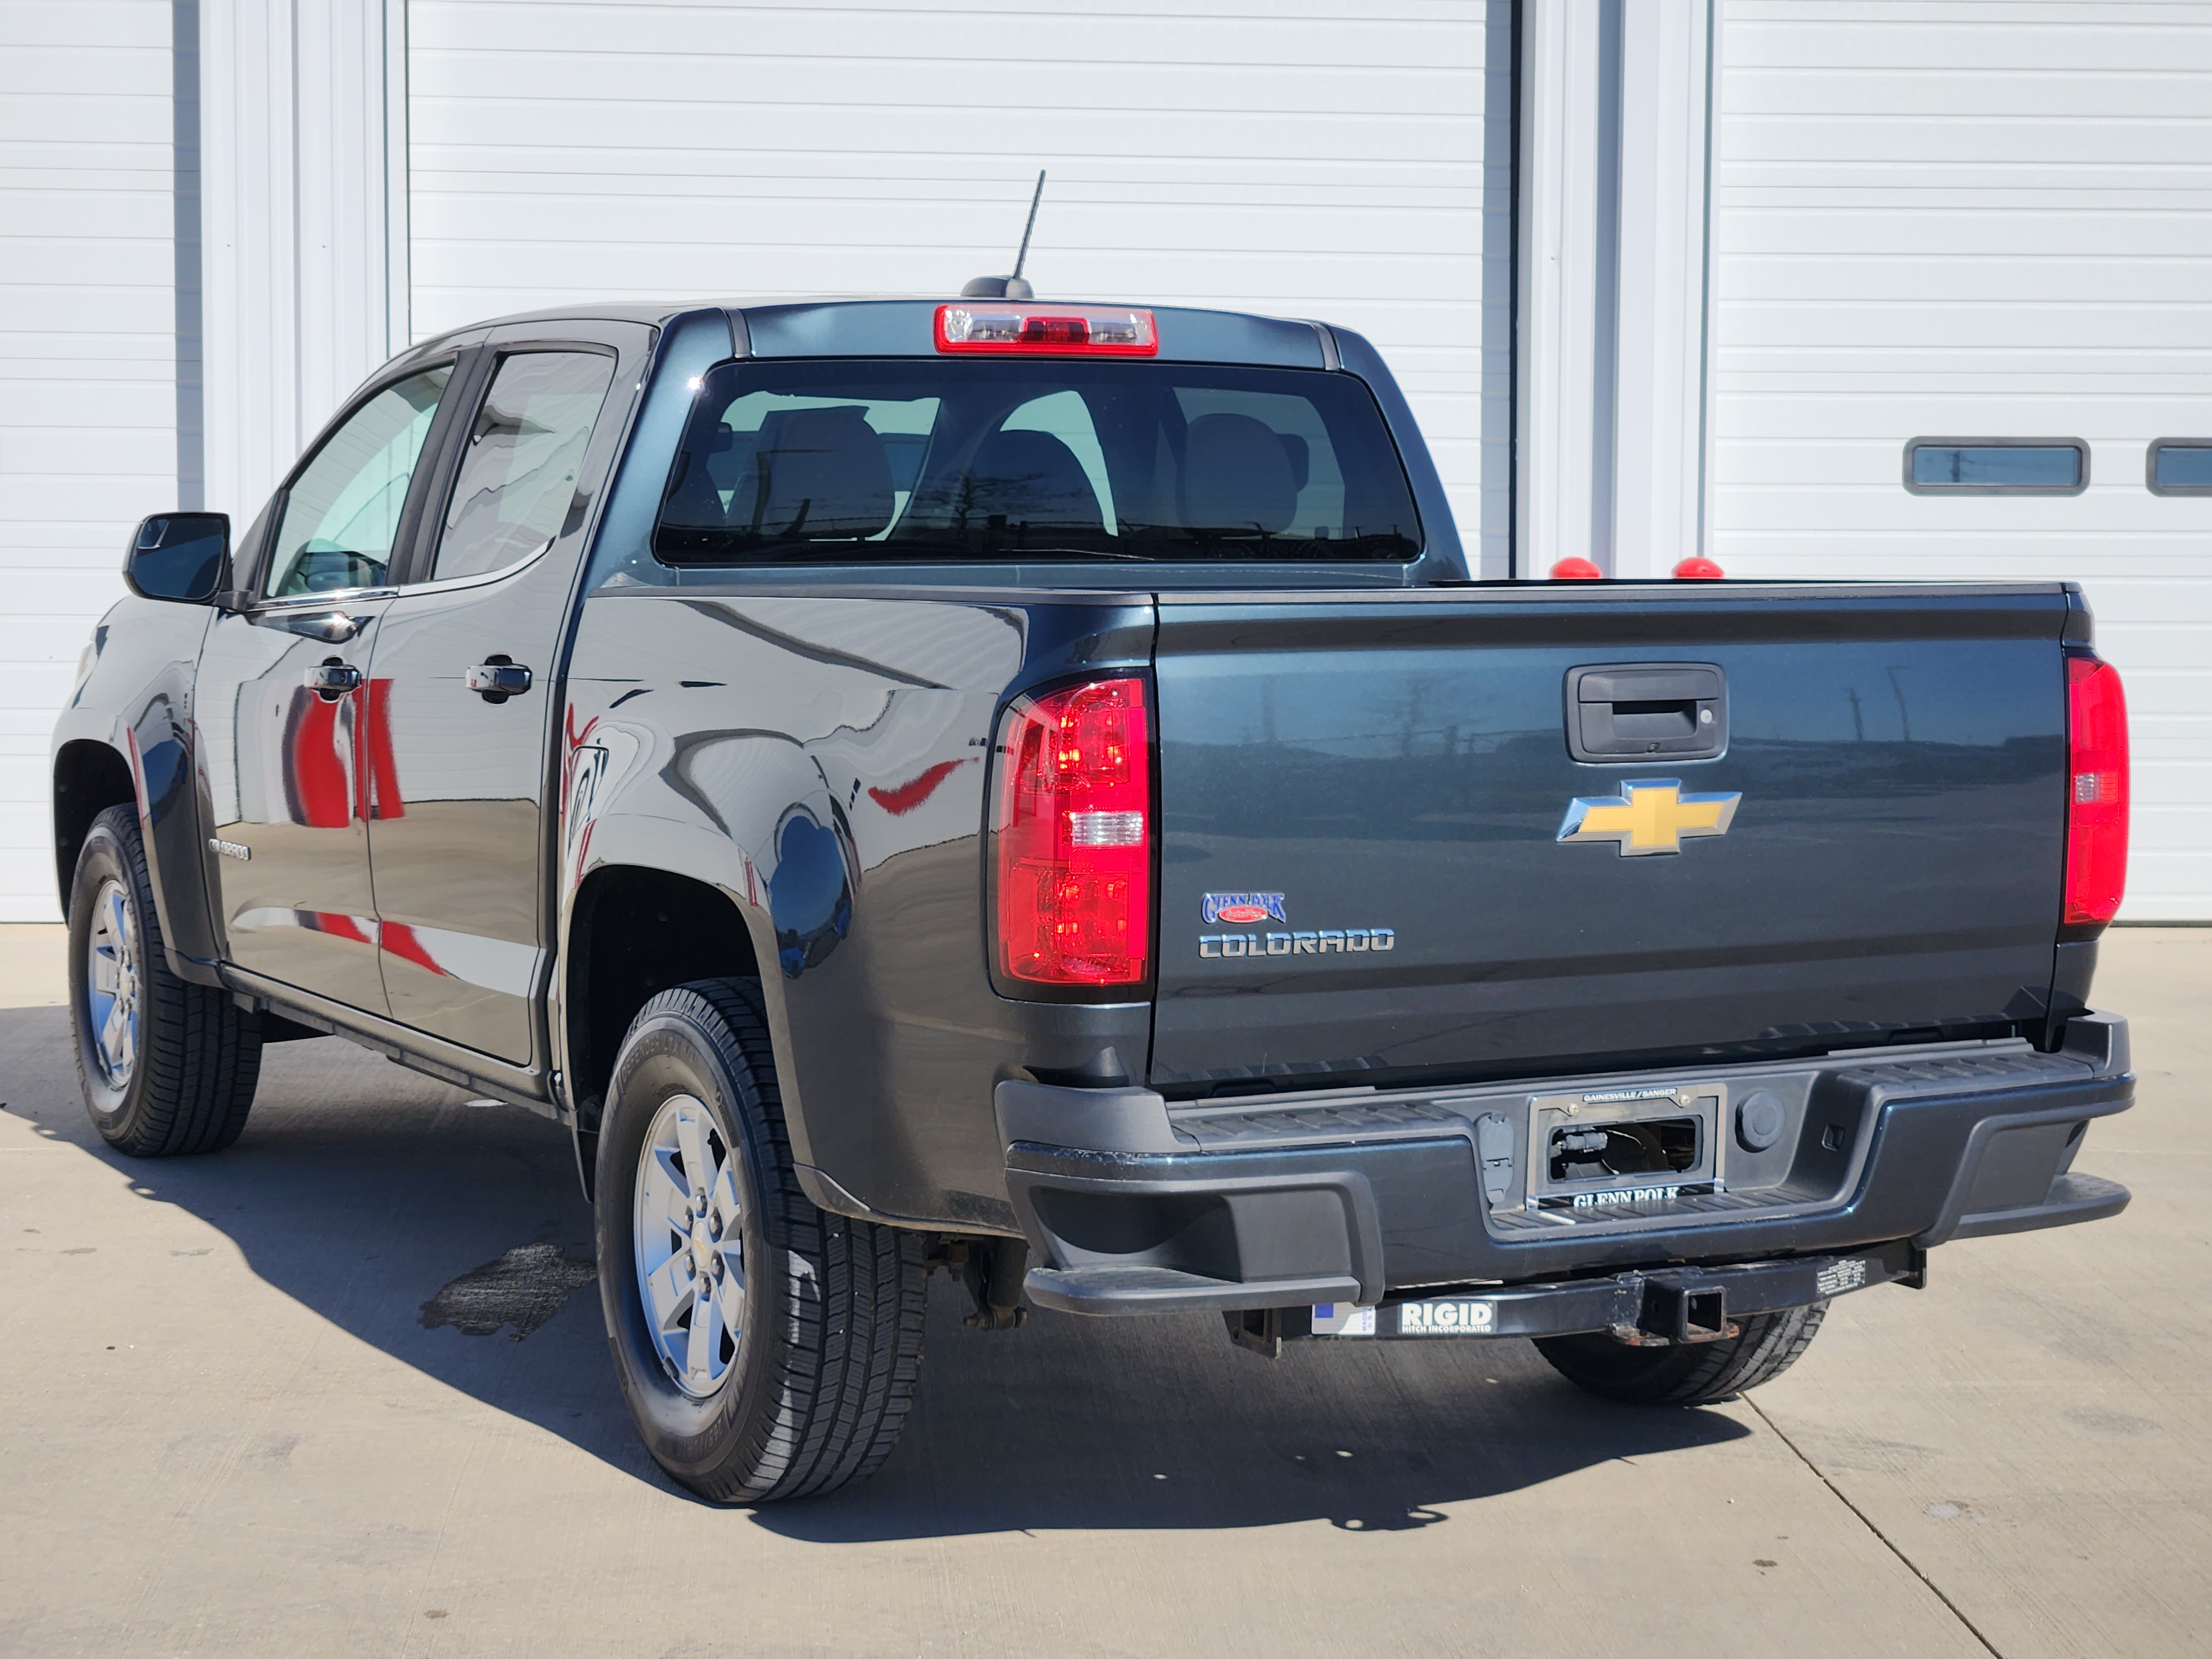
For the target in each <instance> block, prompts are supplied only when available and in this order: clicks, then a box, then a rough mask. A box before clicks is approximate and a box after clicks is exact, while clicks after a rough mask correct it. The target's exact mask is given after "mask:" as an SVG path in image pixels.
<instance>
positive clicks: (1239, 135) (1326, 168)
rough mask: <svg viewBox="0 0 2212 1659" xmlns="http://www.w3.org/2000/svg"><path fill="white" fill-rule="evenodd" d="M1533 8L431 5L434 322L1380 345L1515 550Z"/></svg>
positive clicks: (1461, 502)
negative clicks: (1047, 306)
mask: <svg viewBox="0 0 2212 1659" xmlns="http://www.w3.org/2000/svg"><path fill="white" fill-rule="evenodd" d="M1509 15H1510V8H1509V6H1508V5H1507V4H1506V3H1505V0H1490V3H1488V4H1483V3H1473V0H1373V3H1366V4H1362V5H1359V6H1358V7H1352V6H1347V5H1345V4H1343V3H1341V0H1213V3H1210V4H1208V5H1206V7H1204V8H1203V9H1194V8H1192V7H1189V6H1187V5H1184V4H1182V3H1181V0H1137V3H1126V4H1125V3H1115V4H1112V5H1100V4H1091V5H1079V4H1069V3H1065V0H1063V3H1060V4H1053V3H1038V0H967V3H963V4H962V5H960V6H958V7H957V8H956V7H952V6H945V5H928V4H923V3H918V0H876V3H872V4H870V5H867V6H865V7H860V6H844V5H836V4H791V5H784V6H751V5H747V6H742V7H740V6H674V5H650V4H641V3H640V4H607V3H586V0H413V3H411V4H410V7H409V9H408V31H409V33H408V69H409V79H410V87H409V118H410V216H411V222H412V229H413V268H412V281H413V292H414V311H413V327H414V331H415V333H416V337H418V338H419V337H422V336H423V335H426V334H428V333H432V332H435V331H438V330H440V329H444V328H447V327H451V326H453V325H456V324H460V323H465V322H468V321H470V320H471V319H477V318H480V317H485V316H490V315H494V314H496V313H501V312H505V311H513V310H517V309H520V308H523V307H534V306H541V305H550V304H556V303H561V302H565V301H572V300H577V299H585V298H599V299H606V298H622V297H652V298H668V297H676V298H681V297H684V296H689V295H715V296H723V297H747V296H768V295H808V294H864V293H882V292H894V293H896V292H916V291H919V292H924V293H939V294H948V295H949V294H951V293H954V292H957V289H959V286H960V284H961V283H963V282H964V281H966V280H967V279H968V278H969V277H971V276H983V275H987V274H994V275H995V274H1003V273H1005V272H1006V270H1009V269H1010V268H1011V266H1012V258H1013V252H1014V246H1015V244H1016V242H1017V241H1018V240H1019V238H1020V235H1021V230H1022V222H1023V218H1024V214H1025V213H1026V211H1027V208H1028V203H1029V195H1030V187H1031V185H1033V184H1034V182H1035V179H1036V172H1037V169H1038V168H1040V167H1043V168H1046V169H1048V171H1049V173H1050V174H1051V178H1050V181H1049V182H1048V185H1047V186H1046V191H1045V197H1044V205H1043V209H1042V212H1041V213H1040V214H1039V215H1038V216H1037V224H1036V240H1035V242H1034V244H1033V245H1032V246H1031V249H1030V262H1029V268H1028V270H1027V272H1026V273H1025V274H1026V275H1028V276H1030V278H1031V279H1032V280H1033V281H1034V282H1035V283H1036V287H1037V291H1038V292H1039V293H1040V294H1043V295H1050V296H1055V297H1060V298H1068V299H1075V298H1097V299H1109V298H1110V299H1123V300H1129V301H1152V302H1154V303H1158V304H1164V305H1170V304H1171V305H1194V306H1220V307H1231V308H1235V309H1243V310H1252V311H1259V312H1266V313H1275V314H1280V315H1291V316H1306V317H1318V318H1322V319H1327V320H1329V321H1334V322H1337V323H1340V324H1343V325H1346V326H1347V327H1351V328H1354V329H1357V330H1358V331H1361V332H1362V333H1364V334H1366V335H1368V336H1369V337H1370V338H1372V339H1373V340H1375V341H1376V343H1377V344H1378V345H1379V346H1380V347H1381V349H1383V353H1384V355H1385V356H1386V357H1387V359H1388V360H1389V362H1390V364H1391V366H1392V368H1393V369H1394V371H1395V373H1396V374H1397V375H1398V377H1399V379H1400V380H1401V382H1402V383H1403V384H1404V386H1405V387H1406V390H1407V395H1408V397H1409V398H1411V400H1412V402H1413V407H1414V410H1415V411H1416V413H1417V414H1418V416H1419V418H1420V421H1421V423H1422V426H1423V428H1424V429H1425V431H1426V432H1427V434H1428V436H1429V440H1430V442H1431V446H1432V447H1433V448H1434V449H1435V451H1436V453H1437V463H1438V465H1439V467H1440V468H1441V469H1442V471H1443V476H1444V479H1445V483H1446V484H1447V487H1448V488H1449V491H1450V495H1451V498H1452V503H1453V509H1454V513H1455V516H1456V517H1457V519H1458V520H1459V526H1460V532H1461V535H1462V537H1463V538H1465V539H1466V541H1467V542H1468V550H1469V552H1470V555H1472V554H1473V553H1474V549H1475V546H1476V543H1477V538H1478V535H1480V540H1481V544H1482V546H1483V548H1484V550H1485V554H1486V560H1487V562H1489V563H1490V566H1491V568H1492V570H1494V572H1495V573H1496V574H1504V561H1505V543H1506V493H1505V492H1506V486H1507V477H1508V473H1509V471H1510V461H1509V449H1508V439H1507V420H1508V416H1509V407H1508V405H1509V391H1508V386H1509V382H1508V362H1507V358H1508V351H1509V343H1510V336H1509V328H1510V318H1509V308H1508V301H1509V293H1508V287H1507V283H1508V270H1509V266H1508V261H1509V258H1510V235H1509V232H1510V225H1509V221H1508V211H1509V207H1508V204H1509V190H1508V184H1509V162H1508V150H1509V144H1508V138H1509V131H1508V114H1509V100H1508V97H1507V93H1506V88H1507V86H1508V84H1509V76H1508V68H1509V53H1508V48H1507V42H1508V38H1509V30H1510V24H1509Z"/></svg>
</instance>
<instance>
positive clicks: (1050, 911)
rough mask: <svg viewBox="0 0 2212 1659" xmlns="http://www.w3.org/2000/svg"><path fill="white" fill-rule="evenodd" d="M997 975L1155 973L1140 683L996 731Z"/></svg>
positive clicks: (1116, 686)
mask: <svg viewBox="0 0 2212 1659" xmlns="http://www.w3.org/2000/svg"><path fill="white" fill-rule="evenodd" d="M994 828H995V829H996V830H997V831H998V909H999V917H998V921H999V926H998V939H997V940H996V944H995V949H996V951H997V952H998V969H999V972H1000V974H1001V975H1003V976H1005V977H1006V978H1007V979H1010V980H1016V981H1029V982H1030V983H1033V984H1038V985H1135V984H1140V983H1142V982H1143V981H1144V980H1145V978H1146V975H1147V974H1148V973H1149V971H1150V969H1151V957H1152V737H1151V728H1150V726H1149V723H1148V722H1147V720H1146V714H1145V684H1144V682H1143V681H1142V680H1135V679H1127V680H1100V681H1097V682H1096V683H1094V684H1090V685H1079V686H1073V687H1071V688H1070V689H1068V690H1065V691H1055V692H1053V693H1052V694H1051V695H1049V696H1043V697H1039V698H1037V699H1036V701H1034V702H1027V701H1024V702H1018V703H1016V704H1015V705H1014V706H1013V707H1012V708H1010V709H1008V710H1007V711H1006V720H1005V722H1004V724H1003V725H1002V726H1000V745H999V788H998V806H997V822H996V823H995V824H994Z"/></svg>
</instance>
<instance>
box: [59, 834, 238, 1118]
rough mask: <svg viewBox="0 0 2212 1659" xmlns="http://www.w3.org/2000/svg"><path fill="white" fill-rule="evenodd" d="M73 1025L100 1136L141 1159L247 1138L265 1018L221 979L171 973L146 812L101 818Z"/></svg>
mask: <svg viewBox="0 0 2212 1659" xmlns="http://www.w3.org/2000/svg"><path fill="white" fill-rule="evenodd" d="M69 929H70V937H69V971H70V1024H71V1025H73V1026H74V1027H75V1028H76V1070H77V1080H78V1082H79V1084H80V1085H82V1088H83V1091H84V1103H85V1109H86V1110H88V1112H90V1113H91V1114H92V1121H93V1127H94V1128H96V1129H98V1130H99V1131H100V1138H101V1139H103V1140H105V1141H106V1142H107V1144H108V1145H109V1146H112V1147H114V1148H115V1149H116V1151H118V1152H127V1153H129V1154H130V1155H131V1157H133V1158H165V1157H167V1156H169V1155H170V1154H172V1153H175V1152H220V1151H221V1150H222V1148H223V1147H225V1146H229V1145H230V1143H231V1142H232V1141H234V1140H235V1139H238V1136H239V1132H240V1130H242V1129H244V1128H245V1127H246V1113H247V1112H248V1111H250V1110H251V1109H252V1106H253V1091H254V1088H255V1085H257V1084H258V1082H259V1081H260V1079H261V1025H260V1022H259V1020H258V1019H257V1018H255V1017H254V1016H253V1015H252V1014H249V1013H246V1012H243V1011H242V1010H241V1009H240V1007H239V1006H238V1005H237V1003H236V1002H235V1001H234V1000H233V999H232V997H231V994H230V993H229V992H228V991H226V990H224V989H222V987H220V986H214V985H194V984H191V983H190V982H189V981H185V980H181V979H179V978H178V977H177V976H176V975H174V974H173V973H171V972H170V971H169V963H168V958H167V956H166V954H165V953H164V952H163V951H162V948H161V917H160V915H159V914H158V913H157V912H156V911H155V908H154V888H153V884H152V882H151V880H150V879H149V878H148V875H147V870H146V849H145V846H144V844H143V842H141V841H140V839H139V835H138V817H137V813H136V812H135V811H133V810H132V809H131V808H130V807H128V806H111V807H109V808H108V809H107V810H106V811H104V812H102V813H101V814H100V816H99V817H96V818H94V820H93V821H92V828H91V829H90V830H88V832H87V833H86V835H85V838H84V846H83V848H82V850H80V851H79V853H78V854H77V860H76V878H75V880H74V882H73V883H72V884H71V885H70V911H69Z"/></svg>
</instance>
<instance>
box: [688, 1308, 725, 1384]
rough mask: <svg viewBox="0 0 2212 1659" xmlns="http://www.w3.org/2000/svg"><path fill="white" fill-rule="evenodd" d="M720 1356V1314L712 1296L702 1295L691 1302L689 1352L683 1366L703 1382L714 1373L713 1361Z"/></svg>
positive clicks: (695, 1378) (696, 1379)
mask: <svg viewBox="0 0 2212 1659" xmlns="http://www.w3.org/2000/svg"><path fill="white" fill-rule="evenodd" d="M721 1357H722V1316H721V1314H720V1312H719V1311H718V1310H716V1308H715V1306H714V1298H713V1297H704V1296H702V1297H700V1298H699V1299H698V1300H697V1301H696V1303H694V1304H692V1308H691V1352H690V1356H689V1358H687V1359H686V1360H685V1362H684V1368H685V1369H686V1370H689V1371H690V1373H691V1376H692V1377H693V1379H694V1380H695V1381H698V1382H704V1381H706V1380H707V1379H708V1378H709V1377H711V1376H713V1375H714V1362H715V1361H716V1360H718V1359H720V1358H721Z"/></svg>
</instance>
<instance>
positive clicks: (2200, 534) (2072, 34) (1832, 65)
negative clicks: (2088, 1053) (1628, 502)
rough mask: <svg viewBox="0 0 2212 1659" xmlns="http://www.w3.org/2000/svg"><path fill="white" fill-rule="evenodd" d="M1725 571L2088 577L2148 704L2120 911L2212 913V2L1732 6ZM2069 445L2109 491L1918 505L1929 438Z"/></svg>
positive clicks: (2106, 641) (1725, 93) (1722, 313)
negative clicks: (2166, 461) (2194, 472)
mask: <svg viewBox="0 0 2212 1659" xmlns="http://www.w3.org/2000/svg"><path fill="white" fill-rule="evenodd" d="M1722 40H1723V52H1724V69H1723V76H1722V102H1723V112H1724V113H1723V137H1722V141H1721V165H1720V173H1719V180H1720V183H1719V242H1720V257H1719V262H1718V270H1717V277H1718V284H1719V301H1718V317H1719V355H1718V379H1717V400H1716V409H1715V420H1716V422H1717V428H1718V444H1717V458H1716V465H1717V478H1718V482H1717V499H1716V502H1715V513H1716V516H1717V546H1716V549H1715V552H1716V556H1717V557H1718V559H1719V561H1720V562H1721V563H1722V565H1723V566H1724V567H1725V568H1726V569H1727V570H1728V573H1729V574H1730V575H1732V576H1778V577H1796V576H1841V577H1908V578H1914V577H1953V578H1973V579H1979V578H1990V579H2011V578H2033V579H2038V580H2051V579H2057V578H2075V579H2078V580H2081V582H2082V583H2083V584H2084V585H2085V586H2086V587H2087V592H2088V595H2089V599H2090V600H2091V603H2092V604H2093V605H2094V606H2095V608H2096V611H2097V616H2098V630H2097V631H2098V641H2099V647H2100V650H2101V651H2102V652H2103V653H2105V654H2106V656H2108V657H2109V658H2110V659H2112V661H2113V662H2115V663H2116V664H2118V666H2119V667H2120V669H2121V671H2122V672H2123V675H2124V678H2125V681H2126V684H2127V688H2128V693H2129V698H2130V705H2131V707H2130V714H2131V716H2132V719H2131V725H2132V728H2133V738H2134V755H2135V782H2136V801H2135V815H2134V836H2133V857H2132V860H2131V870H2130V882H2129V898H2128V902H2127V905H2126V908H2124V910H2123V911H2122V913H2121V914H2122V917H2123V919H2124V920H2133V921H2152V920H2160V919H2191V920H2212V834H2208V833H2207V830H2206V829H2205V825H2206V824H2207V823H2212V498H2208V497H2203V496H2198V497H2184V498H2177V497H2160V496H2155V495H2151V494H2149V493H2148V490H2147V489H2145V488H2144V478H2143V469H2144V449H2145V447H2146V445H2147V444H2148V442H2149V441H2151V440H2152V439H2154V438H2157V437H2160V436H2167V437H2182V436H2189V437H2212V120H2208V117H2212V5H2208V4H2204V3H2182V0H2172V3H2157V4H2126V3H2119V0H2106V3H2099V4H2062V3H2027V0H1979V3H1945V4H1931V3H1903V0H1888V3H1885V0H1729V4H1728V5H1727V8H1726V26H1725V28H1724V30H1723V34H1722ZM2004 434H2012V435H2022V436H2035V435H2066V436H2074V437H2080V438H2085V439H2087V440H2088V441H2089V442H2090V444H2091V445H2092V447H2093V456H2092V467H2091V483H2090V487H2089V489H2087V491H2086V492H2085V493H2084V494H2082V495H2077V496H2073V497H2067V498H2051V497H2042V498H2036V497H2018V496H2014V497H1987V496H1984V497H1966V498H1954V499H1938V498H1936V497H1931V496H1927V495H1909V494H1907V493H1906V492H1905V489H1904V488H1903V487H1902V483H1901V477H1902V466H1903V452H1904V447H1905V442H1906V441H1907V440H1908V439H1910V438H1912V437H1914V436H1916V435H1931V436H1932V435H1954V436H1966V435H2004Z"/></svg>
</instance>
